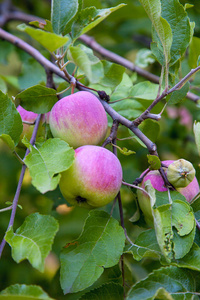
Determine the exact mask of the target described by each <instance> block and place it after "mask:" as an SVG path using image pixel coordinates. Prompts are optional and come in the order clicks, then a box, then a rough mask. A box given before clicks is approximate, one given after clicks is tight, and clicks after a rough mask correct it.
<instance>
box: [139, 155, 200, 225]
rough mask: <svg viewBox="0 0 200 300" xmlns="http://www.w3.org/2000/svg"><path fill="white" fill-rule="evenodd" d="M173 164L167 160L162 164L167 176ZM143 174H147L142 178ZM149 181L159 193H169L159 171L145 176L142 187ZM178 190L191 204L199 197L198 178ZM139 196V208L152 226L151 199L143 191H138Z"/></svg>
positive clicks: (153, 171)
mask: <svg viewBox="0 0 200 300" xmlns="http://www.w3.org/2000/svg"><path fill="white" fill-rule="evenodd" d="M172 163H174V161H173V160H166V161H163V162H162V164H163V165H164V166H166V168H164V170H165V172H166V174H167V169H168V167H169V166H170V164H172ZM178 165H179V164H178ZM173 171H174V164H173ZM175 173H176V174H175V175H176V176H177V174H178V173H177V172H175ZM143 174H145V172H143V173H142V174H141V176H140V177H142V176H143ZM189 178H191V179H192V177H189ZM147 180H150V182H151V184H152V186H153V188H154V189H156V190H157V191H159V192H166V191H167V188H166V187H165V185H164V181H163V178H162V177H161V175H160V173H159V171H158V170H152V171H150V172H148V173H147V175H146V176H144V178H143V180H142V183H141V185H140V187H142V188H144V187H145V182H146V181H147ZM174 182H175V181H174ZM176 189H177V191H178V192H180V193H181V194H182V195H183V196H184V197H185V198H186V200H187V201H188V202H190V201H191V200H192V199H193V198H194V197H195V196H196V195H197V193H198V192H199V184H198V181H197V179H196V177H195V176H194V177H193V179H192V180H191V181H190V183H189V184H187V186H185V187H178V188H176ZM137 195H138V202H139V206H140V208H141V210H142V212H143V214H144V217H145V221H146V223H147V224H149V225H150V226H152V224H153V216H152V212H151V204H150V198H149V196H148V195H147V194H146V193H144V192H143V191H141V190H139V189H138V190H137Z"/></svg>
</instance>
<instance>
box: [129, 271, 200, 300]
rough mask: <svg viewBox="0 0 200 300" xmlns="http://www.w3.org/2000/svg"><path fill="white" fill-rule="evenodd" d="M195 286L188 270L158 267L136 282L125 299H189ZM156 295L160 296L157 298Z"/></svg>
mask: <svg viewBox="0 0 200 300" xmlns="http://www.w3.org/2000/svg"><path fill="white" fill-rule="evenodd" d="M195 287H196V286H195V281H194V277H193V276H192V274H191V273H190V272H189V271H187V270H185V269H181V268H177V267H174V266H171V267H166V268H160V269H158V270H155V271H154V272H153V273H151V274H150V275H149V276H148V277H146V278H145V279H144V280H141V281H140V282H138V283H136V284H135V285H134V286H133V287H132V288H131V289H130V291H129V293H128V297H127V300H141V299H142V300H153V299H169V300H172V299H173V300H180V299H181V300H189V299H192V295H193V294H194V292H195V291H196V290H195ZM158 295H160V296H161V295H162V297H159V298H157V296H158ZM166 295H167V296H166ZM169 295H171V298H170V296H169Z"/></svg>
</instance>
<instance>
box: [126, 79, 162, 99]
mask: <svg viewBox="0 0 200 300" xmlns="http://www.w3.org/2000/svg"><path fill="white" fill-rule="evenodd" d="M158 89H159V85H158V84H156V83H152V82H150V81H143V82H139V83H137V84H135V85H134V86H133V87H132V89H131V91H130V93H129V97H133V98H135V99H144V100H155V99H156V97H157V95H158Z"/></svg>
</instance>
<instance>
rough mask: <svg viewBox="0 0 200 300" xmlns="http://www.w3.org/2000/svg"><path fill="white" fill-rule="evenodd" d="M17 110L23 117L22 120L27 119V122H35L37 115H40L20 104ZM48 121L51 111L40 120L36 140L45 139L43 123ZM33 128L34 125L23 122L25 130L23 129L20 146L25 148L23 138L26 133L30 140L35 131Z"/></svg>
mask: <svg viewBox="0 0 200 300" xmlns="http://www.w3.org/2000/svg"><path fill="white" fill-rule="evenodd" d="M17 111H18V112H19V114H20V116H21V118H22V121H26V122H30V123H33V122H34V121H35V120H36V118H37V116H38V114H36V113H34V112H32V111H28V110H26V109H24V108H23V107H22V106H20V105H19V106H18V107H17ZM48 121H49V113H46V114H44V115H43V116H42V119H41V121H40V124H39V128H38V133H37V137H36V141H39V140H44V137H45V127H44V126H43V124H44V123H45V122H46V123H48ZM33 129H34V125H28V124H25V123H23V131H22V134H21V136H20V142H19V144H18V146H19V147H22V148H25V146H24V144H23V143H22V142H21V140H22V138H23V137H24V135H25V136H26V138H27V139H28V140H29V141H30V139H31V136H32V133H33Z"/></svg>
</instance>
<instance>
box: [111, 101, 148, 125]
mask: <svg viewBox="0 0 200 300" xmlns="http://www.w3.org/2000/svg"><path fill="white" fill-rule="evenodd" d="M110 105H112V108H113V109H114V110H116V111H117V112H118V113H119V114H120V115H122V116H123V117H125V118H127V119H129V120H134V119H135V118H137V117H139V115H140V114H141V113H142V111H143V105H142V104H141V103H140V102H139V101H136V100H132V99H127V100H122V101H119V102H116V103H111V102H110Z"/></svg>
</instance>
